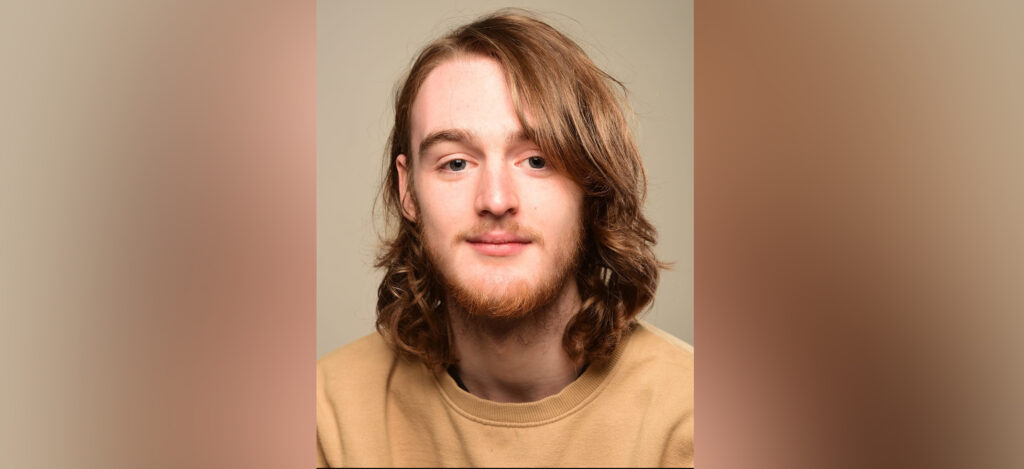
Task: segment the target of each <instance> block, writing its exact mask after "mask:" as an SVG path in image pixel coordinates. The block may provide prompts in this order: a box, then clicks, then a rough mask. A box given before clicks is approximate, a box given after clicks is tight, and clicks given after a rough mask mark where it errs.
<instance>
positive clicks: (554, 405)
mask: <svg viewBox="0 0 1024 469" xmlns="http://www.w3.org/2000/svg"><path fill="white" fill-rule="evenodd" d="M635 330H636V327H634V328H633V329H632V330H631V331H629V332H626V333H625V334H623V339H622V342H620V343H619V344H618V346H617V347H615V351H614V352H613V353H612V356H611V357H610V358H609V359H607V360H605V361H602V362H595V363H591V364H590V365H589V366H588V367H587V370H586V371H584V372H583V374H582V375H580V377H579V378H576V380H575V381H573V382H572V383H570V384H569V385H568V386H566V387H565V388H564V389H562V390H561V391H560V392H559V393H558V394H555V395H553V396H548V397H545V398H544V399H541V400H539V401H535V402H511V403H508V402H494V401H488V400H486V399H481V398H479V397H476V396H474V395H472V394H470V393H468V392H466V391H464V390H463V389H462V388H460V387H459V385H458V384H456V383H455V380H454V379H452V377H451V376H449V375H448V373H447V372H444V371H441V372H439V373H435V374H434V380H435V382H436V383H437V385H438V389H439V391H440V393H441V397H442V398H443V399H444V401H445V402H446V403H447V404H448V405H449V406H451V407H452V408H453V409H454V410H455V411H456V412H458V413H460V414H462V415H463V416H464V417H466V418H468V419H470V420H475V421H477V422H480V423H483V424H486V425H495V426H504V427H531V426H537V425H544V424H547V423H551V422H554V421H557V420H560V419H562V418H564V417H566V416H569V415H571V414H573V413H574V412H576V411H577V410H579V409H581V408H583V406H585V405H587V403H589V402H590V401H592V400H593V399H594V398H596V397H597V395H598V394H600V392H601V390H602V389H604V388H605V387H606V386H607V385H608V382H609V381H611V378H612V376H613V375H614V374H615V372H616V371H617V369H618V367H617V366H616V365H617V364H618V363H619V362H620V358H621V357H622V355H623V354H624V353H626V349H627V348H629V341H630V336H632V333H633V332H635Z"/></svg>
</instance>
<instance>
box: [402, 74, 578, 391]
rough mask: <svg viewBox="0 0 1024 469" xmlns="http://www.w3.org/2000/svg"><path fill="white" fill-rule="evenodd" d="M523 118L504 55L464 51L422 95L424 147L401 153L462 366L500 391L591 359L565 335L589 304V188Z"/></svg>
mask: <svg viewBox="0 0 1024 469" xmlns="http://www.w3.org/2000/svg"><path fill="white" fill-rule="evenodd" d="M522 130H523V129H522V126H521V125H520V122H519V120H518V119H517V117H516V113H515V109H514V107H513V103H512V99H511V96H510V94H509V90H508V86H507V84H506V82H505V78H504V73H503V71H502V69H501V66H500V65H499V64H498V63H497V62H496V61H494V60H493V59H489V58H485V57H481V56H462V57H456V58H453V59H450V60H448V61H446V62H444V63H442V64H440V65H439V66H438V67H437V68H435V69H434V70H433V71H432V72H431V73H430V74H429V75H428V76H427V78H426V80H425V81H424V83H423V85H422V87H421V88H420V90H419V92H418V94H417V96H416V99H415V101H414V102H413V106H412V127H411V132H412V135H411V137H412V138H411V140H412V141H411V143H412V148H413V149H414V152H415V153H417V154H416V155H413V156H412V157H408V156H407V155H399V157H398V159H397V163H398V170H399V186H400V189H401V196H402V200H403V208H404V210H405V216H406V217H407V218H409V219H410V220H418V221H419V223H420V225H421V227H422V230H423V234H424V238H425V243H426V248H427V252H428V254H429V257H430V258H431V259H432V261H433V262H434V264H435V266H436V267H437V269H438V270H439V271H440V272H441V273H442V275H443V277H444V279H445V282H446V284H447V285H448V287H449V288H448V289H449V297H450V299H452V301H448V302H447V304H449V305H450V309H449V311H448V313H449V315H450V317H451V321H452V327H453V332H454V335H455V348H456V354H457V356H458V357H459V362H458V364H457V365H456V370H455V371H456V372H457V374H458V375H459V376H460V378H461V379H462V381H463V383H465V385H466V387H467V388H468V389H469V391H470V392H472V393H473V394H476V395H478V396H480V397H483V398H485V399H490V400H495V401H501V402H524V401H532V400H538V399H541V398H543V397H547V396H549V395H552V394H555V393H557V392H558V391H560V390H561V389H562V388H564V387H565V386H566V385H568V384H569V383H571V382H572V381H573V380H574V379H575V378H576V377H577V376H578V370H579V368H580V366H581V364H580V363H573V362H572V361H571V360H570V359H569V357H568V355H567V354H566V353H565V351H564V350H563V349H562V347H561V338H562V333H563V331H564V328H565V324H566V323H567V322H568V320H569V319H571V317H572V315H573V314H575V312H576V311H578V310H579V304H580V299H579V292H578V290H577V287H576V282H575V281H573V278H574V273H575V272H574V271H575V261H576V259H577V257H578V250H579V248H578V246H579V242H580V226H581V223H580V216H581V212H582V206H583V195H582V190H581V189H580V187H579V186H578V185H576V184H575V183H574V182H573V181H572V180H571V179H569V178H568V177H566V176H565V175H564V174H561V173H560V172H558V171H556V170H555V169H553V167H552V165H551V164H549V163H548V162H547V160H545V159H544V155H542V154H541V153H540V151H539V148H538V147H537V146H536V145H535V144H534V143H533V142H530V141H529V140H526V139H524V138H521V133H522ZM425 140H426V141H427V143H428V144H429V145H426V146H425V148H422V149H421V148H420V147H421V144H423V143H424V141H425ZM421 150H422V151H421ZM412 192H414V193H415V198H414V197H412V195H413V194H412Z"/></svg>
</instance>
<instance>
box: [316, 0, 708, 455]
mask: <svg viewBox="0 0 1024 469" xmlns="http://www.w3.org/2000/svg"><path fill="white" fill-rule="evenodd" d="M620 89H621V84H619V83H618V82H616V81H615V80H614V79H612V78H611V77H609V76H608V75H606V74H605V73H604V72H602V71H601V70H600V69H598V68H597V67H596V66H595V65H594V64H593V63H592V62H591V61H590V59H589V58H588V57H587V56H586V54H584V52H583V51H582V50H581V49H580V48H579V47H578V46H577V45H576V44H575V43H574V42H572V41H571V40H569V39H568V38H566V37H565V36H563V35H562V34H561V33H559V32H558V31H556V30H555V29H553V28H551V27H550V26H548V25H547V24H545V23H543V22H541V21H539V20H537V19H534V18H532V17H530V16H527V15H523V14H519V13H510V12H499V13H496V14H494V15H491V16H488V17H485V18H482V19H479V20H477V21H476V22H474V23H472V24H469V25H466V26H464V27H462V28H459V29H457V30H455V31H453V32H452V33H450V34H449V35H447V36H445V37H443V38H441V39H438V40H437V41H435V42H433V43H432V44H430V45H428V46H427V47H426V48H425V49H424V50H423V52H422V53H421V54H420V55H419V57H418V58H417V60H416V61H415V63H414V65H413V66H412V69H411V70H410V72H409V75H408V77H407V78H406V79H405V81H404V84H403V86H402V87H401V88H400V89H399V91H398V94H397V96H396V103H395V125H394V128H393V130H392V134H391V138H390V142H389V145H390V152H389V161H388V165H389V169H388V173H387V175H386V177H385V180H384V187H383V189H382V194H383V202H384V206H385V208H386V209H387V211H388V215H389V216H390V217H391V218H392V220H393V221H394V222H395V223H394V225H395V226H394V227H393V228H394V229H393V233H391V236H390V237H389V241H388V243H387V244H386V245H385V246H384V248H383V249H382V252H381V254H380V255H379V258H378V267H382V268H384V269H385V275H384V279H383V281H382V282H381V285H380V288H379V291H378V295H379V296H378V303H377V329H378V333H375V334H371V335H370V336H367V337H364V338H363V339H360V340H358V341H356V342H353V343H351V344H349V345H346V346H345V347H342V348H340V349H338V350H336V351H334V352H332V353H330V354H328V355H327V356H325V357H323V358H322V359H321V360H320V362H319V363H318V365H317V458H318V464H319V465H320V466H595V465H600V466H638V465H639V466H665V465H667V466H692V464H693V351H692V348H691V347H690V346H689V345H687V344H685V343H684V342H682V341H681V340H679V339H676V338H674V337H672V336H670V335H668V334H667V333H665V332H662V331H660V330H658V329H656V328H654V327H653V326H651V325H650V324H647V323H645V322H641V321H638V320H637V319H636V317H637V314H638V313H640V311H641V310H642V309H643V308H644V307H645V306H647V305H648V304H649V303H650V301H651V300H652V298H653V295H654V291H655V287H656V286H657V281H658V269H659V268H660V267H661V263H660V262H659V261H658V260H657V259H656V258H655V256H654V254H653V251H652V247H653V245H654V243H655V230H654V228H653V227H652V226H651V224H650V223H649V222H648V221H647V220H646V218H645V217H644V216H643V214H642V212H641V206H642V202H643V197H644V193H645V185H646V180H645V177H644V171H643V165H642V162H641V159H640V155H639V153H638V151H637V148H636V146H635V144H634V142H633V139H632V136H631V134H630V132H629V129H628V127H627V123H626V120H625V118H624V114H623V111H622V104H621V99H622V96H621V93H618V94H617V93H616V91H619V90H620Z"/></svg>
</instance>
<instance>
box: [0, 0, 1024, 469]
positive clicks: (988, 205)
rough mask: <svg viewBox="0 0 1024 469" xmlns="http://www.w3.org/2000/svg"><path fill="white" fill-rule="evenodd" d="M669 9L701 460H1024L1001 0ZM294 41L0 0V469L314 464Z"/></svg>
mask: <svg viewBox="0 0 1024 469" xmlns="http://www.w3.org/2000/svg"><path fill="white" fill-rule="evenodd" d="M636 8H637V9H641V8H643V5H642V4H641V5H639V6H637V7H636ZM693 22H694V128H693V130H694V155H695V157H694V173H693V178H694V191H695V192H694V195H695V197H694V228H693V229H694V257H693V259H694V302H695V325H696V336H699V338H700V340H699V343H698V344H697V345H698V346H699V347H700V350H701V353H700V357H699V359H698V367H697V380H696V383H697V388H696V391H697V402H696V405H697V414H699V420H700V423H699V425H698V427H699V430H698V431H697V433H698V437H697V442H696V444H697V448H696V458H697V464H698V465H699V467H702V468H734V467H736V468H744V467H843V466H854V465H858V466H863V465H865V464H871V465H885V466H896V467H900V466H910V465H913V466H923V465H929V464H930V465H938V464H942V465H949V466H952V465H957V464H959V465H969V466H971V467H1019V466H1021V465H1024V453H1022V451H1024V449H1022V446H1021V445H1020V441H1022V440H1024V405H1022V403H1021V401H1020V396H1021V395H1024V379H1022V371H1021V365H1020V363H1021V358H1022V357H1024V350H1022V349H1024V347H1022V346H1021V343H1022V340H1021V339H1022V338H1024V337H1022V331H1024V324H1022V323H1024V319H1022V311H1024V288H1022V287H1024V280H1022V279H1024V272H1022V270H1024V245H1022V243H1021V240H1022V239H1024V210H1022V209H1021V206H1022V202H1024V187H1022V184H1021V179H1022V178H1021V176H1022V174H1024V158H1022V155H1024V137H1022V132H1021V131H1020V129H1021V127H1022V125H1021V123H1022V122H1024V92H1022V91H1021V86H1020V83H1024V63H1022V62H1024V55H1022V54H1021V53H1020V51H1021V44H1022V43H1024V11H1022V6H1021V4H1019V3H1015V2H996V1H976V2H971V3H969V4H967V3H964V4H960V5H956V4H949V3H944V4H939V3H936V2H918V1H907V2H882V1H869V2H845V3H840V2H828V3H823V2H810V1H785V2H772V3H771V4H770V5H769V4H767V3H760V2H730V1H722V0H718V1H714V2H712V1H707V2H705V1H698V2H695V4H694V16H693ZM581 24H582V25H583V26H587V23H585V22H582V20H581ZM315 27H316V11H315V4H314V3H312V2H304V3H303V2H281V3H277V4H271V3H267V2H252V1H246V2H219V1H206V2H190V3H181V2H173V3H172V2H150V3H145V4H140V3H138V2H128V1H110V0H107V1H97V2H90V3H89V4H88V5H84V4H81V2H59V1H58V2H28V1H24V2H5V3H3V4H0V71H2V73H0V347H2V349H0V351H2V353H0V356H2V359H0V367H2V368H0V467H18V468H22V467H43V466H54V465H59V464H73V465H75V466H76V467H95V468H101V467H103V468H107V467H135V466H138V465H140V464H146V465H148V466H150V467H224V466H226V465H229V464H230V465H246V466H249V467H268V468H281V467H299V468H304V467H311V466H312V465H313V463H314V453H313V447H314V446H313V445H314V443H313V441H314V433H315V424H314V417H313V415H314V407H315V404H314V397H313V396H314V394H313V393H314V390H313V389H314V377H313V361H314V359H315V357H316V356H317V351H316V348H315V347H316V346H315V345H314V343H315V341H316V335H315V334H316V333H315V319H316V290H315V282H316V266H315V262H316V244H315V242H316V229H317V227H316V218H315V217H316V206H315V203H316V192H315V191H316V178H317V175H316V166H315V164H316V135H315V133H314V129H315V127H314V126H315V125H316V123H315V118H316V109H315V103H316V101H315V100H316V81H315V79H316V77H315V71H316V68H315V67H316V65H315V57H316V55H315V54H316V47H317V44H316V42H315V40H316V36H315V34H316V31H315ZM381 34H383V32H382V33H381ZM354 40H355V39H354ZM358 40H359V41H363V40H367V38H359V39H358ZM357 44H358V43H357ZM410 53H411V51H410ZM391 80H393V78H390V77H389V81H388V86H390V83H391ZM374 98H375V99H376V97H374ZM641 138H643V137H642V136H641ZM374 155H379V150H374ZM652 202H653V200H652Z"/></svg>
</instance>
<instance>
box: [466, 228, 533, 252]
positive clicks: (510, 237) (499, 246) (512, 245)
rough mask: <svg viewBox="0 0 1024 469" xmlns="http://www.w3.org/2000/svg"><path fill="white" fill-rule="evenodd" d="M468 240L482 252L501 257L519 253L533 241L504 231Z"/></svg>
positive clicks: (474, 247)
mask: <svg viewBox="0 0 1024 469" xmlns="http://www.w3.org/2000/svg"><path fill="white" fill-rule="evenodd" d="M466 241H467V242H469V245H470V246H472V247H473V249H475V250H476V251H477V252H479V253H481V254H484V255H487V256H499V257H501V256H511V255H514V254H518V253H519V252H521V251H522V250H523V249H525V248H526V246H527V245H529V244H530V242H531V241H530V240H529V239H528V238H525V237H523V236H519V235H516V234H512V233H504V232H492V233H484V234H482V235H477V236H471V237H469V238H468V239H466Z"/></svg>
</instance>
